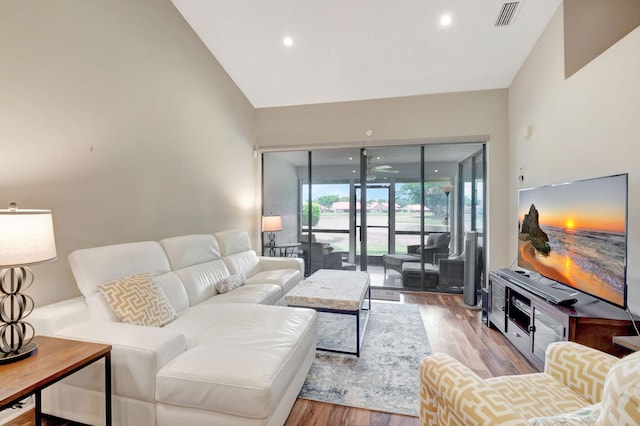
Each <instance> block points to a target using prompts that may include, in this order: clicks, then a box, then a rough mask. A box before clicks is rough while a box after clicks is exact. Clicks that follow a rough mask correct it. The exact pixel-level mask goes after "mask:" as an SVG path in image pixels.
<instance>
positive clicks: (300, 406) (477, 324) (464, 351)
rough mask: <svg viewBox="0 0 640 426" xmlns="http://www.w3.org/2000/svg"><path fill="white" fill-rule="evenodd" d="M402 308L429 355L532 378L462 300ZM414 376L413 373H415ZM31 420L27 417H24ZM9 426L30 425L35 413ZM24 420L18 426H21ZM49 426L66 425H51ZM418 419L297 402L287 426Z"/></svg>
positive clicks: (428, 299)
mask: <svg viewBox="0 0 640 426" xmlns="http://www.w3.org/2000/svg"><path fill="white" fill-rule="evenodd" d="M400 300H401V303H412V304H417V305H420V313H421V314H422V319H423V321H424V325H425V329H426V331H427V336H428V338H429V343H430V345H431V350H432V351H433V352H443V353H448V354H449V355H451V356H453V357H454V358H456V359H458V360H460V361H461V362H463V363H464V364H465V365H467V366H468V367H469V368H471V369H472V370H473V371H475V372H476V374H478V375H479V376H480V377H483V378H487V377H495V376H503V375H509V374H526V373H533V372H535V371H536V370H535V369H534V368H533V367H532V366H531V364H529V362H528V361H527V360H526V359H525V358H524V357H523V356H522V355H520V353H519V352H518V351H517V350H516V349H515V348H514V347H513V346H512V345H511V344H510V343H509V342H508V341H507V340H506V339H505V337H504V336H503V335H502V334H501V333H499V332H498V331H496V330H494V329H490V328H488V327H486V326H485V325H484V324H482V322H481V321H480V315H481V314H480V311H479V310H474V309H468V308H466V307H464V306H462V305H461V304H462V295H459V294H442V293H403V294H402V296H401V299H400ZM416 374H417V372H416ZM27 414H29V413H27ZM30 415H31V417H30V418H26V419H25V418H24V417H25V416H22V417H20V418H19V419H16V420H15V421H14V422H11V423H8V426H26V425H30V424H33V421H32V420H30V419H33V412H31V413H30ZM21 419H22V420H21ZM46 424H47V426H62V425H66V424H68V423H63V422H59V421H49V422H47V423H46ZM418 424H419V422H418V419H417V418H416V417H409V416H402V415H397V414H388V413H381V412H378V411H370V410H363V409H359V408H351V407H344V406H340V405H334V404H327V403H323V402H315V401H309V400H305V399H298V400H297V401H296V403H295V404H294V406H293V409H292V410H291V413H290V414H289V418H288V419H287V422H286V424H285V425H286V426H298V425H305V426H335V425H358V426H418Z"/></svg>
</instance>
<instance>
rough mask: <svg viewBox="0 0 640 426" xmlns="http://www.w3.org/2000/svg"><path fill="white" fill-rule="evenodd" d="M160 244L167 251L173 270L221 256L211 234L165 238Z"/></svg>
mask: <svg viewBox="0 0 640 426" xmlns="http://www.w3.org/2000/svg"><path fill="white" fill-rule="evenodd" d="M160 244H161V245H162V247H163V248H164V250H165V252H166V253H167V257H168V258H169V262H170V263H171V269H173V270H177V269H183V268H186V267H188V266H193V265H197V264H199V263H205V262H209V261H212V260H217V259H221V258H222V255H221V252H220V246H219V245H218V241H217V240H216V239H215V237H214V236H213V235H211V234H195V235H183V236H180V237H172V238H165V239H164V240H161V241H160Z"/></svg>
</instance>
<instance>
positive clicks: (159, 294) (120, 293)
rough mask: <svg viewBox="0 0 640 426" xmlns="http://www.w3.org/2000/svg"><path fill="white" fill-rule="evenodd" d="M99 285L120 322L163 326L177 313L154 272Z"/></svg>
mask: <svg viewBox="0 0 640 426" xmlns="http://www.w3.org/2000/svg"><path fill="white" fill-rule="evenodd" d="M98 289H99V290H100V292H102V294H103V295H104V297H105V299H107V303H109V306H110V307H111V309H113V311H114V312H115V314H116V315H117V317H118V319H119V320H120V321H121V322H125V323H128V324H135V325H146V326H151V327H162V326H163V325H165V324H167V323H169V322H171V321H173V320H174V319H175V318H176V316H177V314H176V311H175V309H174V308H173V306H172V305H171V302H169V299H168V298H167V296H166V295H165V294H164V291H162V288H161V287H160V286H159V285H158V284H156V283H155V281H153V278H152V277H151V274H136V275H131V276H129V277H124V278H120V279H118V280H114V281H109V282H107V283H104V284H100V285H99V286H98Z"/></svg>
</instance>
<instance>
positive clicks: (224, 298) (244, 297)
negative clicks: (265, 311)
mask: <svg viewBox="0 0 640 426" xmlns="http://www.w3.org/2000/svg"><path fill="white" fill-rule="evenodd" d="M282 294H283V293H282V288H281V287H280V286H279V285H276V284H256V285H252V284H245V285H243V286H242V287H238V288H236V289H235V290H232V291H230V292H229V293H224V294H218V295H217V296H215V297H211V298H209V299H207V300H205V301H204V302H202V303H200V305H206V304H209V303H260V304H262V305H275V304H276V303H277V302H278V300H280V298H281V297H282Z"/></svg>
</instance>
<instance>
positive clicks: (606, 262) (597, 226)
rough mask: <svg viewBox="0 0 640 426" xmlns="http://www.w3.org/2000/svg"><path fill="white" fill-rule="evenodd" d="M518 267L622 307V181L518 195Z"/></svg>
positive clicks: (618, 178) (624, 219)
mask: <svg viewBox="0 0 640 426" xmlns="http://www.w3.org/2000/svg"><path fill="white" fill-rule="evenodd" d="M518 210H519V211H518V226H519V236H518V265H519V266H521V267H523V268H525V269H529V270H531V271H535V272H538V273H539V274H541V275H543V276H545V277H547V278H550V279H552V280H555V281H558V282H560V283H562V284H565V285H568V286H571V287H573V288H575V289H578V290H581V291H583V292H586V293H588V294H591V295H593V296H595V297H598V298H600V299H604V300H606V301H608V302H611V303H613V304H616V305H618V306H624V304H625V274H626V226H627V175H626V174H625V175H616V176H608V177H604V178H597V179H589V180H584V181H578V182H572V183H568V184H562V185H551V186H544V187H539V188H532V189H523V190H520V191H519V194H518Z"/></svg>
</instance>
